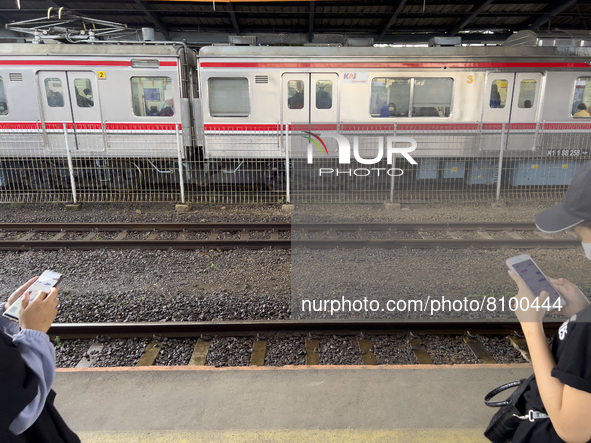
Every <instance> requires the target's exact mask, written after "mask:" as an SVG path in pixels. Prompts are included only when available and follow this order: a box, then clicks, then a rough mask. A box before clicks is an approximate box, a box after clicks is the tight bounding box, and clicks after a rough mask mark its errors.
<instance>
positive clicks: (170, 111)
mask: <svg viewBox="0 0 591 443" xmlns="http://www.w3.org/2000/svg"><path fill="white" fill-rule="evenodd" d="M131 99H132V102H133V113H134V114H135V115H137V116H141V117H143V116H159V117H170V116H172V115H174V94H173V87H172V81H171V79H170V78H169V77H132V78H131Z"/></svg>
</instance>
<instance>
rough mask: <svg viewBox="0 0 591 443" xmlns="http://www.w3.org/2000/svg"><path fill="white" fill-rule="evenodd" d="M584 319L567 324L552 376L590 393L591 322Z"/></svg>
mask: <svg viewBox="0 0 591 443" xmlns="http://www.w3.org/2000/svg"><path fill="white" fill-rule="evenodd" d="M586 320H587V319H585V320H583V321H577V322H574V324H572V325H569V328H568V329H569V330H568V332H567V336H566V337H565V339H564V341H563V343H561V344H560V346H559V354H558V355H557V357H558V363H557V364H556V366H555V367H554V368H553V369H552V376H553V377H556V378H558V379H559V380H560V381H561V382H562V383H564V384H565V385H569V386H571V387H573V388H575V389H579V390H581V391H585V392H589V393H591V322H589V321H586Z"/></svg>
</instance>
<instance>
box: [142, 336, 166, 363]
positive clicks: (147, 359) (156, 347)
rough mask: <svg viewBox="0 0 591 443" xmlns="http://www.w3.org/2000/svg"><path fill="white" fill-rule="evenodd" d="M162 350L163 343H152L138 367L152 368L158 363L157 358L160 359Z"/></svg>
mask: <svg viewBox="0 0 591 443" xmlns="http://www.w3.org/2000/svg"><path fill="white" fill-rule="evenodd" d="M160 349H162V342H159V341H153V342H150V343H149V344H148V346H146V349H145V350H144V353H143V355H142V356H141V357H140V359H139V361H138V362H137V366H152V365H153V364H154V362H155V361H156V357H158V353H159V352H160Z"/></svg>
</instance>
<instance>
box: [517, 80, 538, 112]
mask: <svg viewBox="0 0 591 443" xmlns="http://www.w3.org/2000/svg"><path fill="white" fill-rule="evenodd" d="M536 86H537V82H536V81H535V80H521V85H520V86H519V99H518V100H517V106H518V107H520V108H531V107H532V106H533V105H534V102H535V98H536Z"/></svg>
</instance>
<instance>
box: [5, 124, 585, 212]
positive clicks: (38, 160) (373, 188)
mask: <svg viewBox="0 0 591 443" xmlns="http://www.w3.org/2000/svg"><path fill="white" fill-rule="evenodd" d="M382 126H383V127H382ZM333 127H334V125H333ZM308 129H309V125H307V124H302V125H297V124H293V125H290V126H289V130H287V126H281V125H277V127H264V128H261V129H260V130H253V129H252V127H249V128H248V129H247V128H245V130H244V131H243V132H238V133H237V132H236V131H232V132H228V131H224V130H221V129H220V130H209V131H208V132H207V133H206V134H200V135H199V137H200V138H202V139H204V140H205V146H206V149H205V156H203V157H202V156H201V155H200V154H198V153H192V152H191V151H190V150H187V148H185V145H186V143H185V140H184V138H183V137H184V136H183V134H182V132H181V130H180V128H179V126H178V125H171V124H166V125H162V127H161V128H158V130H157V131H153V134H149V135H146V133H145V131H144V132H142V131H138V133H137V134H130V133H129V131H127V132H126V131H125V130H123V129H122V130H121V131H119V132H117V131H109V132H108V133H107V132H106V131H104V130H103V129H101V128H96V127H94V126H89V127H88V128H85V127H83V126H80V125H77V128H76V132H75V133H74V129H73V128H72V127H71V125H70V126H68V125H65V124H64V125H63V126H61V127H60V126H59V125H55V126H52V127H45V128H43V127H41V124H40V123H37V124H26V125H25V124H24V125H22V127H18V128H16V129H14V128H12V129H11V130H10V131H6V130H2V129H1V128H0V135H1V138H0V155H1V157H0V201H1V202H39V203H40V202H113V201H128V202H196V203H288V202H293V203H306V202H310V203H331V202H335V203H336V202H351V203H364V202H368V203H380V202H413V201H426V200H462V201H469V200H494V199H524V198H530V199H533V198H536V199H541V198H548V199H559V198H561V197H562V196H563V195H564V192H565V191H566V188H567V186H568V184H569V183H570V180H571V179H572V177H573V176H574V174H575V173H576V172H577V171H578V169H579V168H580V166H581V165H582V164H583V163H584V162H585V161H587V160H588V159H589V158H590V149H589V146H590V142H591V125H589V128H586V127H582V125H581V124H579V123H577V124H569V123H552V122H543V123H538V124H535V123H534V124H520V123H512V124H507V123H474V124H454V125H452V124H449V125H448V124H443V125H441V124H437V125H424V124H423V125H420V126H418V125H417V126H413V125H411V124H405V125H396V124H390V125H381V126H380V127H375V126H374V127H373V128H372V129H371V130H368V129H367V125H363V124H359V125H355V124H346V125H344V124H342V125H337V127H336V131H335V130H331V131H328V130H322V129H321V130H319V131H317V132H314V131H310V130H308ZM185 136H186V135H185ZM132 140H133V143H134V144H135V145H134V146H137V144H138V143H139V144H140V146H141V149H137V148H135V147H134V149H130V146H131V143H132ZM79 146H84V149H79V148H78V147H79ZM413 147H416V149H414V150H412V148H413ZM129 152H133V153H134V154H133V155H129ZM405 153H406V154H405ZM413 162H414V163H413Z"/></svg>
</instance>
